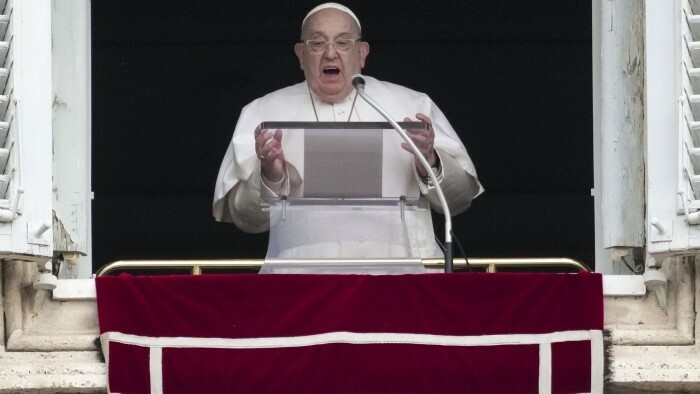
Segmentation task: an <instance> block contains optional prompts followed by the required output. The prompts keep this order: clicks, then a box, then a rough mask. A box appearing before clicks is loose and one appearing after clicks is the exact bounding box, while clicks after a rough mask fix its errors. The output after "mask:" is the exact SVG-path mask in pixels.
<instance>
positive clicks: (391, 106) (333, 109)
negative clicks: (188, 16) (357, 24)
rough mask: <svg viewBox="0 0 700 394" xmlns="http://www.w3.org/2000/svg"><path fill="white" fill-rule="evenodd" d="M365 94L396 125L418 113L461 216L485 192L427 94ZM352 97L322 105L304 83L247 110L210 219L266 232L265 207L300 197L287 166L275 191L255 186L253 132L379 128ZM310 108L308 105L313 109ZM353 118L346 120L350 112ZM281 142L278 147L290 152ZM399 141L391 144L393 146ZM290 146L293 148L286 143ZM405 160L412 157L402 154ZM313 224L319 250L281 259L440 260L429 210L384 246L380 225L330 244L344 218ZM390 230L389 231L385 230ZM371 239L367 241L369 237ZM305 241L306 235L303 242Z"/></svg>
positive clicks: (308, 248) (435, 204) (301, 249)
mask: <svg viewBox="0 0 700 394" xmlns="http://www.w3.org/2000/svg"><path fill="white" fill-rule="evenodd" d="M365 79H366V85H365V92H366V93H367V94H368V95H369V96H370V97H372V98H373V99H374V100H375V101H376V102H378V103H379V104H380V105H381V106H382V107H383V108H384V109H385V110H386V111H387V112H388V113H389V115H391V116H392V117H393V118H394V119H395V120H397V121H402V120H403V119H404V118H405V117H410V118H411V119H415V116H416V114H417V113H423V114H425V115H427V116H428V117H430V119H431V120H432V124H433V128H434V130H435V144H434V146H435V149H436V151H437V152H438V155H439V157H440V162H441V166H442V170H441V173H440V174H439V177H438V180H439V182H440V185H441V187H442V189H443V193H444V194H445V198H446V199H447V201H448V204H449V206H450V210H451V213H452V214H453V215H455V214H457V213H460V212H462V211H464V210H465V209H467V208H468V207H469V205H470V203H471V200H472V199H473V198H474V197H475V196H477V195H478V194H480V193H481V192H482V191H483V187H482V186H481V184H480V183H479V181H478V179H477V175H476V170H475V168H474V164H473V163H472V161H471V159H470V157H469V155H468V153H467V150H466V148H465V147H464V145H463V144H462V142H461V141H460V139H459V137H458V135H457V133H456V132H455V131H454V129H453V128H452V126H451V125H450V123H449V122H448V121H447V119H446V118H445V116H444V115H443V113H442V111H440V109H439V108H438V107H437V106H436V105H435V103H434V102H433V101H432V100H431V99H430V98H429V97H428V96H427V95H425V94H423V93H419V92H416V91H413V90H411V89H408V88H405V87H403V86H399V85H395V84H391V83H388V82H383V81H379V80H377V79H374V78H371V77H365ZM354 98H355V92H354V91H353V92H352V93H351V94H350V95H349V96H348V97H346V98H345V100H343V101H341V102H339V103H325V102H322V101H321V100H320V99H319V98H318V97H316V96H315V95H313V94H311V93H310V91H309V89H308V87H307V84H306V82H302V83H298V84H296V85H293V86H289V87H286V88H283V89H280V90H278V91H275V92H272V93H270V94H268V95H266V96H264V97H261V98H259V99H257V100H255V101H253V102H251V103H250V104H248V105H247V106H246V107H245V108H243V110H242V111H241V116H240V118H239V119H238V123H237V125H236V129H235V131H234V134H233V138H232V140H231V143H230V144H229V146H228V149H227V151H226V154H225V156H224V159H223V162H222V163H221V168H220V170H219V175H218V179H217V182H216V190H215V194H214V203H213V214H214V217H215V218H216V220H218V221H224V222H233V223H235V224H236V226H238V227H239V228H240V229H241V230H243V231H247V232H263V231H267V230H269V228H270V216H269V213H268V212H267V211H263V208H262V206H263V205H264V201H265V199H268V198H273V197H275V196H277V195H280V194H284V195H288V196H290V197H294V196H298V195H299V189H300V187H299V186H300V185H301V184H302V179H301V176H300V175H299V172H298V171H297V170H296V166H295V164H294V163H290V162H289V161H288V162H287V170H288V171H287V175H286V177H285V179H284V180H283V181H282V182H280V183H278V184H271V183H269V182H267V181H262V180H261V171H260V162H259V160H258V158H257V156H256V153H255V138H254V136H253V133H254V130H255V128H256V127H257V126H258V125H259V124H260V123H261V122H264V121H265V122H266V121H316V120H318V121H347V120H348V119H350V120H351V121H358V122H375V121H385V119H384V118H383V117H382V116H381V115H380V114H379V113H377V112H376V111H375V110H374V109H373V108H372V107H371V106H369V105H368V104H367V103H366V102H364V101H363V100H362V99H361V98H358V99H357V100H356V102H355V106H354V108H353V107H352V103H353V99H354ZM312 100H313V103H312ZM351 110H352V114H350V111H351ZM285 137H286V136H283V146H284V147H285V149H286V150H288V149H290V147H289V146H288V143H290V142H289V141H287V140H286V139H285ZM400 142H401V141H400V140H397V144H399V143H400ZM292 144H293V142H292ZM401 154H405V155H410V153H408V152H405V151H403V153H401ZM407 171H411V172H413V179H414V180H415V182H416V183H417V184H418V185H419V188H420V191H421V197H420V200H419V206H420V205H422V206H424V207H427V206H428V205H429V206H430V207H431V208H433V209H435V210H436V211H438V212H442V209H441V207H440V201H439V199H438V196H437V193H436V192H435V190H434V188H433V187H429V186H428V185H426V184H425V183H424V182H423V181H421V179H420V176H419V175H418V173H417V172H416V171H415V168H414V167H413V166H411V168H410V169H407ZM317 219H318V220H315V223H314V225H313V227H314V228H313V229H309V231H311V232H312V234H310V238H312V239H313V238H314V234H313V232H316V233H317V234H318V237H317V239H318V242H311V243H308V244H306V245H304V246H296V247H293V248H289V249H288V250H282V251H280V255H279V257H286V258H337V257H341V258H363V257H372V258H391V257H408V256H414V257H416V256H418V257H423V258H425V257H440V256H442V251H441V250H440V248H439V247H438V245H437V243H436V241H435V239H434V233H433V224H432V218H431V215H430V210H429V209H425V210H422V211H419V212H418V213H417V214H415V215H409V216H408V217H407V221H408V222H407V223H406V226H407V227H410V228H411V231H409V232H408V234H407V237H403V236H397V237H395V239H392V240H387V237H386V236H385V235H386V232H387V231H392V230H391V229H390V228H385V226H384V225H383V224H385V223H383V220H382V219H381V217H376V218H375V219H374V220H372V221H369V222H366V223H364V224H363V223H354V224H352V225H351V226H352V227H353V228H354V229H355V231H357V232H358V234H362V237H361V238H357V239H349V238H348V237H347V235H344V236H342V237H340V238H342V239H333V234H334V231H335V229H337V228H338V227H339V226H341V225H344V224H348V225H350V223H348V220H347V219H348V218H342V220H341V219H339V218H334V217H332V215H320V216H319V217H318V218H317ZM386 224H387V225H388V226H391V224H388V223H386ZM373 233H374V234H376V235H377V236H372V234H373ZM307 238H309V234H307Z"/></svg>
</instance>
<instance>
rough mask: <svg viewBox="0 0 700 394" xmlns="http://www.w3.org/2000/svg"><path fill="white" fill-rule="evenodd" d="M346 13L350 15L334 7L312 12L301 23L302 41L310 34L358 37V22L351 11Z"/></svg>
mask: <svg viewBox="0 0 700 394" xmlns="http://www.w3.org/2000/svg"><path fill="white" fill-rule="evenodd" d="M317 8H318V7H317ZM347 11H349V12H350V13H348V12H346V11H345V10H342V9H338V8H336V7H326V8H321V9H318V10H317V9H314V10H312V11H311V12H309V14H308V15H306V18H304V21H303V22H302V25H301V37H302V39H303V38H304V37H307V36H309V35H312V34H324V35H326V34H335V35H339V34H352V35H360V32H361V30H360V22H359V21H358V20H357V17H356V16H355V14H353V13H352V11H350V10H349V9H348V10H347Z"/></svg>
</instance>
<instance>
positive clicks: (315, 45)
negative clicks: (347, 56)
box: [302, 38, 360, 53]
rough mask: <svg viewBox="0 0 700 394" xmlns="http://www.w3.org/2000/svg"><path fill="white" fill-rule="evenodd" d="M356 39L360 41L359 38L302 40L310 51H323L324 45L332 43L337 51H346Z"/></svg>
mask: <svg viewBox="0 0 700 394" xmlns="http://www.w3.org/2000/svg"><path fill="white" fill-rule="evenodd" d="M358 41H360V39H359V38H339V39H337V40H335V41H326V40H306V41H302V42H303V43H304V44H306V47H307V48H309V51H310V52H312V53H319V52H323V51H325V50H326V47H327V46H329V45H333V46H334V47H335V49H336V50H338V51H341V52H347V51H349V50H350V48H351V47H352V46H353V45H354V44H355V43H356V42H358Z"/></svg>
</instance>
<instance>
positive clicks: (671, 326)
mask: <svg viewBox="0 0 700 394" xmlns="http://www.w3.org/2000/svg"><path fill="white" fill-rule="evenodd" d="M695 260H696V259H695V258H694V257H692V256H691V257H677V258H671V259H668V260H667V261H666V262H665V263H664V265H663V267H662V270H663V272H664V273H665V274H666V276H667V277H668V284H667V285H666V288H665V297H657V296H656V294H655V293H654V292H653V291H650V292H647V294H646V295H645V296H642V297H607V298H606V299H605V327H606V328H607V329H609V330H610V331H611V336H612V341H613V344H614V345H693V344H694V343H695V332H694V330H695V288H696V284H695V274H696V272H698V271H699V270H698V267H697V265H698V264H697V263H696V262H695Z"/></svg>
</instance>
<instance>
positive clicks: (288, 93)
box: [253, 82, 309, 103]
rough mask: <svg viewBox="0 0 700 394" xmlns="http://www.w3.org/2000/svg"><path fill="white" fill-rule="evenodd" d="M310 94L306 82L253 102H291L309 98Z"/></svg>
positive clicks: (276, 91)
mask: <svg viewBox="0 0 700 394" xmlns="http://www.w3.org/2000/svg"><path fill="white" fill-rule="evenodd" d="M308 94H309V92H308V89H307V88H306V82H300V83H297V84H294V85H291V86H287V87H284V88H282V89H278V90H275V91H274V92H270V93H268V94H266V95H264V96H262V97H260V98H258V99H257V100H255V101H253V102H256V101H258V102H261V103H273V102H278V101H287V102H288V101H289V100H294V99H297V98H300V97H306V96H308Z"/></svg>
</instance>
